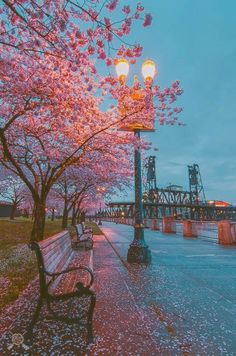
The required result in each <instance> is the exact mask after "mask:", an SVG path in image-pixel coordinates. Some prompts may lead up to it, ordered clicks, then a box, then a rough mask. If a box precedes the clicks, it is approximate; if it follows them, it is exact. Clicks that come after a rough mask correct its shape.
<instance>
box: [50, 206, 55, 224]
mask: <svg viewBox="0 0 236 356" xmlns="http://www.w3.org/2000/svg"><path fill="white" fill-rule="evenodd" d="M54 219H55V209H54V208H53V209H52V216H51V221H54Z"/></svg>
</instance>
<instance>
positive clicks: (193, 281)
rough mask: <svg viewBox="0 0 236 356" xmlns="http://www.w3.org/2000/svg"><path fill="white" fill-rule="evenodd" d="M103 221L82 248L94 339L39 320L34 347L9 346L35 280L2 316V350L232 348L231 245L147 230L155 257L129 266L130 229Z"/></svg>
mask: <svg viewBox="0 0 236 356" xmlns="http://www.w3.org/2000/svg"><path fill="white" fill-rule="evenodd" d="M101 228H102V231H103V233H104V235H97V236H96V235H95V236H94V248H93V250H91V251H88V252H83V253H82V254H80V255H79V259H80V260H81V263H85V264H89V266H90V267H91V268H92V269H93V271H94V274H95V283H94V290H95V292H96V295H97V304H96V308H95V313H94V335H95V339H94V344H91V345H90V346H89V348H86V345H85V344H84V337H83V332H82V333H81V331H80V330H79V329H78V327H77V326H72V325H66V326H65V324H62V323H58V322H52V321H51V322H50V323H49V322H48V321H45V320H40V321H39V322H38V323H37V327H36V330H35V339H34V345H33V347H30V348H29V349H24V348H22V347H21V346H19V347H18V346H14V347H12V348H11V337H10V332H11V333H18V332H23V331H24V329H25V327H26V325H27V324H28V322H29V320H30V317H31V314H32V311H33V310H34V305H35V303H36V300H37V299H36V294H35V291H36V290H37V288H38V287H37V279H36V280H35V281H34V282H33V283H31V284H30V285H29V287H28V288H27V289H26V290H25V291H24V293H23V294H22V296H20V298H19V299H18V300H17V301H16V302H14V303H13V304H12V305H10V306H9V308H8V309H7V310H6V311H5V313H3V315H1V317H0V320H1V323H0V325H1V327H0V329H1V333H2V337H1V338H0V353H1V354H6V355H8V354H9V355H18V354H25V355H35V354H39V355H41V354H56V355H91V356H92V355H109V356H110V355H122V356H123V355H125V356H126V355H145V356H146V355H155V356H156V355H164V356H165V355H171V356H172V355H173V356H174V355H208V356H209V355H214V356H215V355H217V356H218V355H236V283H235V282H236V273H235V272H236V248H235V247H222V246H220V245H218V244H215V243H209V242H206V241H203V240H201V239H184V238H183V237H182V236H180V235H170V234H163V233H161V232H159V231H151V230H149V229H146V230H145V239H146V241H147V243H148V245H149V246H150V249H151V251H152V263H151V265H149V266H140V265H135V264H133V265H131V264H128V263H127V262H126V253H127V249H128V246H129V244H130V242H131V241H132V237H133V228H132V227H131V226H127V225H121V224H114V223H108V222H104V223H103V225H102V227H101ZM70 307H72V306H70ZM66 310H67V309H66V306H65V313H66ZM1 333H0V334H1Z"/></svg>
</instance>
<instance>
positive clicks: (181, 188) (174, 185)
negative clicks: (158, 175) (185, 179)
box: [165, 184, 183, 192]
mask: <svg viewBox="0 0 236 356" xmlns="http://www.w3.org/2000/svg"><path fill="white" fill-rule="evenodd" d="M165 189H168V190H175V191H178V192H179V191H182V190H183V187H182V185H176V184H171V185H168V186H167V187H166V188H165Z"/></svg>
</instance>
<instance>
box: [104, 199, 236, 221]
mask: <svg viewBox="0 0 236 356" xmlns="http://www.w3.org/2000/svg"><path fill="white" fill-rule="evenodd" d="M143 207H144V218H150V219H151V218H155V219H161V218H163V217H164V216H175V218H176V219H180V220H181V219H190V218H191V219H193V220H198V221H211V220H214V221H219V220H225V219H228V220H236V207H232V206H228V207H217V206H212V205H201V204H197V205H190V204H189V203H188V204H178V203H176V204H167V203H164V202H163V203H161V202H159V203H145V202H144V204H143ZM101 216H102V217H109V218H121V217H124V218H133V217H134V203H133V202H125V203H124V202H115V203H109V204H107V207H106V208H105V209H104V210H103V211H102V212H101Z"/></svg>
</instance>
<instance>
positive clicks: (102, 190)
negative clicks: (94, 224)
mask: <svg viewBox="0 0 236 356" xmlns="http://www.w3.org/2000/svg"><path fill="white" fill-rule="evenodd" d="M105 191H106V188H105V187H98V188H97V193H98V196H99V197H100V199H101V198H102V194H103V193H105ZM101 215H102V203H101V201H100V206H99V219H98V225H102V219H101V217H102V216H101Z"/></svg>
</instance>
